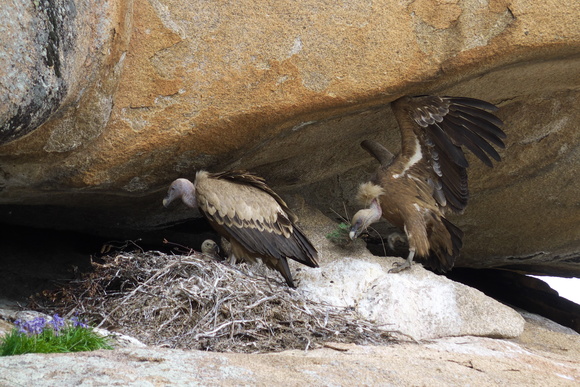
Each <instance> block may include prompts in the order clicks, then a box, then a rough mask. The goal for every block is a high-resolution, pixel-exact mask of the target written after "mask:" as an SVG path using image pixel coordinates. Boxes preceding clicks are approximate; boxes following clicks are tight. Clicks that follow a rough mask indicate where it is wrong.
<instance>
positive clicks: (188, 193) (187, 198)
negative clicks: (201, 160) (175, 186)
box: [181, 180, 197, 208]
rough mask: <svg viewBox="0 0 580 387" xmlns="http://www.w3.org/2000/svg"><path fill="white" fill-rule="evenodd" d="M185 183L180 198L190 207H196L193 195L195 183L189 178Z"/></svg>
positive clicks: (195, 199)
mask: <svg viewBox="0 0 580 387" xmlns="http://www.w3.org/2000/svg"><path fill="white" fill-rule="evenodd" d="M185 184H186V185H187V186H186V187H184V188H185V189H184V190H183V191H182V192H183V194H182V195H181V200H183V203H185V205H186V206H188V207H191V208H197V198H196V196H195V185H194V184H193V183H192V182H191V181H189V180H186V183H185Z"/></svg>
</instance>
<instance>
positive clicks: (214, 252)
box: [201, 239, 223, 261]
mask: <svg viewBox="0 0 580 387" xmlns="http://www.w3.org/2000/svg"><path fill="white" fill-rule="evenodd" d="M201 253H202V254H204V255H206V256H208V257H210V258H213V259H215V260H218V261H223V259H222V257H221V256H220V248H219V246H218V244H217V243H215V241H213V240H211V239H206V240H204V241H203V243H202V244H201Z"/></svg>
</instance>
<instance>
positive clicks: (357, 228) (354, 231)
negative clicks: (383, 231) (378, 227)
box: [348, 198, 383, 240]
mask: <svg viewBox="0 0 580 387" xmlns="http://www.w3.org/2000/svg"><path fill="white" fill-rule="evenodd" d="M382 214H383V211H382V209H381V205H380V204H379V199H378V198H375V199H373V200H372V201H371V205H370V206H369V208H365V209H363V210H360V211H358V212H357V213H356V214H354V216H353V217H352V221H351V225H352V226H351V229H350V233H349V234H348V235H349V236H350V239H353V240H354V239H356V238H358V237H359V236H360V234H362V233H363V232H364V231H365V230H366V229H367V227H369V226H370V225H371V224H373V223H375V222H378V221H379V219H381V216H382Z"/></svg>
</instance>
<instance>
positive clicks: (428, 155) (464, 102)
mask: <svg viewBox="0 0 580 387" xmlns="http://www.w3.org/2000/svg"><path fill="white" fill-rule="evenodd" d="M392 106H393V111H394V113H395V116H396V117H397V120H398V121H399V126H400V129H401V135H402V139H403V146H402V149H401V154H403V155H404V154H407V155H408V157H412V156H413V155H417V145H416V141H419V144H420V154H419V156H418V157H420V158H421V160H420V162H417V163H416V164H417V167H418V168H421V169H422V170H423V171H429V173H428V176H425V178H426V179H427V181H428V183H429V184H430V185H431V187H432V188H433V196H434V197H435V199H436V200H437V202H438V203H439V205H440V206H441V207H446V208H448V209H450V210H452V211H454V212H461V211H463V209H464V208H465V206H466V205H467V198H468V196H469V191H468V186H467V170H466V168H467V167H468V166H469V164H468V162H467V159H466V158H465V154H464V152H463V149H462V146H465V147H466V148H467V149H469V150H470V151H471V152H472V153H473V154H474V155H475V156H477V157H478V158H479V159H480V160H481V161H482V162H483V163H484V164H486V165H488V166H490V167H491V166H492V161H491V160H490V157H491V158H492V159H494V160H496V161H499V160H500V156H499V154H498V153H497V151H496V150H495V148H494V147H493V146H492V144H493V145H496V146H498V147H500V148H504V147H505V145H504V143H503V141H502V139H504V138H505V137H506V135H505V133H504V132H503V131H502V129H501V127H502V125H503V122H502V121H501V120H500V119H499V118H497V117H496V116H495V115H493V114H492V113H490V112H489V111H496V110H497V107H496V106H495V105H492V104H490V103H488V102H485V101H481V100H478V99H473V98H463V97H438V96H419V97H412V98H409V97H404V98H401V99H399V100H397V101H395V102H393V105H392ZM415 139H416V140H415ZM416 157H417V156H416ZM425 163H426V164H427V168H425V165H423V166H420V164H425Z"/></svg>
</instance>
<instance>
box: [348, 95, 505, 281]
mask: <svg viewBox="0 0 580 387" xmlns="http://www.w3.org/2000/svg"><path fill="white" fill-rule="evenodd" d="M391 107H392V109H393V113H394V114H395V117H396V119H397V122H398V124H399V129H400V131H401V141H402V146H401V152H400V153H399V154H398V155H397V156H396V157H393V155H392V154H391V153H390V152H389V151H388V150H387V149H385V148H384V147H383V146H382V145H380V144H378V143H376V142H374V141H369V140H366V141H363V143H362V144H361V146H362V147H363V148H364V149H365V150H367V151H368V152H369V153H370V154H371V155H373V156H374V157H375V158H376V159H377V160H378V161H379V162H380V164H381V165H380V166H379V167H378V169H377V172H376V175H375V176H374V177H373V179H372V180H371V181H370V182H368V183H364V184H362V185H361V187H360V188H359V193H358V198H359V200H360V201H362V202H363V204H364V205H365V206H367V208H365V209H363V210H360V211H359V212H357V213H356V214H355V216H354V217H353V219H352V228H351V232H350V236H351V238H353V239H354V238H356V237H358V236H359V235H360V234H361V232H363V231H364V230H365V229H366V228H367V227H368V226H369V225H370V224H372V223H374V222H376V221H378V220H379V219H380V218H381V216H382V217H384V218H385V219H387V220H388V221H389V222H390V223H392V224H393V225H394V226H396V227H399V228H400V229H403V230H404V231H405V233H406V234H407V239H408V242H409V256H408V257H407V260H406V261H405V263H403V264H402V265H399V266H398V267H397V268H396V269H393V270H392V271H394V272H398V271H401V270H403V269H406V268H409V267H410V266H411V263H412V261H413V257H414V256H415V255H416V256H417V257H418V258H420V259H422V260H423V261H424V263H425V264H426V265H427V266H429V267H431V268H432V269H434V270H435V271H438V272H445V271H447V270H449V269H451V268H452V267H453V265H454V263H455V259H456V258H457V256H458V255H459V250H460V249H461V247H462V238H463V232H462V231H461V230H460V229H459V228H458V227H456V226H455V225H453V224H452V223H451V222H450V221H448V220H447V219H446V218H445V214H446V213H447V212H448V211H450V212H456V213H460V212H462V211H463V210H464V209H465V206H466V205H467V199H468V196H469V191H468V188H467V169H466V168H467V167H468V162H467V159H466V158H465V154H464V153H463V150H462V147H463V146H465V147H466V148H467V149H469V150H470V151H471V152H472V153H473V154H475V155H476V156H477V157H478V158H479V159H480V160H481V161H483V162H484V163H485V164H486V165H488V166H490V167H491V166H492V162H491V160H490V158H489V157H488V156H491V158H493V159H495V160H497V161H499V160H500V156H499V154H498V153H497V151H496V150H495V149H494V147H493V146H492V145H491V144H490V143H492V144H494V145H496V146H498V147H500V148H504V143H503V141H502V139H503V138H505V137H506V135H505V133H504V132H503V131H502V130H501V127H502V125H503V123H502V121H501V120H500V119H499V118H497V117H496V116H495V115H493V114H491V113H489V112H488V111H495V110H497V107H496V106H494V105H492V104H490V103H488V102H485V101H481V100H477V99H472V98H461V97H457V98H456V97H437V96H420V97H403V98H400V99H398V100H397V101H394V102H393V103H392V104H391Z"/></svg>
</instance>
